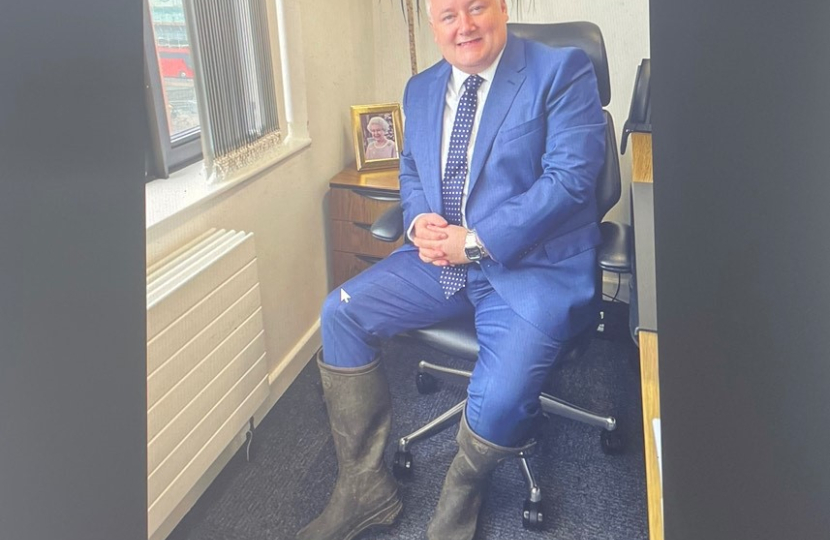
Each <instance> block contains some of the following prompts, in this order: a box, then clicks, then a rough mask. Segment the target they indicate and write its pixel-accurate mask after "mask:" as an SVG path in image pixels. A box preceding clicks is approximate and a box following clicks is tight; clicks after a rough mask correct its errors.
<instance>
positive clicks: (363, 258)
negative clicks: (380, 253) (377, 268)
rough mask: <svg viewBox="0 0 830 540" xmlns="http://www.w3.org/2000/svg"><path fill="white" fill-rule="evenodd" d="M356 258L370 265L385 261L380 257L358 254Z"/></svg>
mask: <svg viewBox="0 0 830 540" xmlns="http://www.w3.org/2000/svg"><path fill="white" fill-rule="evenodd" d="M355 257H357V258H358V259H360V260H361V261H363V262H367V263H369V264H375V263H376V262H380V261H382V260H383V259H381V258H380V257H370V256H369V255H357V254H356V255H355Z"/></svg>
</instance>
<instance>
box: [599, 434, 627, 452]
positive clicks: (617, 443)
mask: <svg viewBox="0 0 830 540" xmlns="http://www.w3.org/2000/svg"><path fill="white" fill-rule="evenodd" d="M599 442H600V445H601V446H602V453H603V454H605V455H607V456H614V455H618V454H622V453H623V450H624V449H625V445H624V444H623V438H622V435H621V434H620V432H619V431H618V430H614V431H604V430H603V432H602V433H600V435H599Z"/></svg>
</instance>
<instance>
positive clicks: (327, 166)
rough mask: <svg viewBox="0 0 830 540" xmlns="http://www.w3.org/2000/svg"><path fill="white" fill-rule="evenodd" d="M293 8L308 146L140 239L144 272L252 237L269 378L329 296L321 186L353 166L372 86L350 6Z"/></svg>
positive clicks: (366, 37)
mask: <svg viewBox="0 0 830 540" xmlns="http://www.w3.org/2000/svg"><path fill="white" fill-rule="evenodd" d="M367 5H368V2H367ZM294 9H299V14H300V17H299V18H300V20H301V28H300V29H299V31H300V32H299V33H300V34H301V39H302V43H303V47H302V50H301V51H300V52H299V53H298V55H295V57H294V58H293V61H295V62H296V61H300V62H302V65H303V68H304V71H305V81H306V89H307V91H306V93H305V96H304V98H305V101H306V102H307V107H308V129H309V133H310V136H311V139H312V144H311V147H310V148H307V149H305V150H302V151H300V153H299V154H297V155H295V156H294V157H292V158H289V159H288V160H286V161H284V162H282V163H280V164H278V165H276V166H275V167H273V168H272V169H270V170H268V171H266V172H265V173H263V174H261V175H259V176H258V177H256V178H254V179H251V180H248V181H247V182H244V183H242V184H241V185H239V186H237V187H235V188H233V189H231V190H228V191H226V192H225V193H223V194H221V195H219V196H217V197H215V198H213V199H211V200H210V201H208V202H207V203H205V204H202V205H200V206H198V207H196V208H195V209H192V210H189V211H185V212H183V213H182V214H179V215H177V216H174V217H173V218H170V219H168V220H166V221H164V222H162V223H160V224H159V225H157V226H154V227H152V228H150V229H149V230H148V234H147V259H148V263H152V262H153V261H154V260H157V259H158V258H159V257H160V256H163V255H165V254H166V253H168V252H170V251H171V250H173V249H175V248H176V247H178V246H180V245H181V244H182V243H184V242H185V241H187V240H189V239H191V238H193V237H195V236H197V235H198V234H200V233H202V232H203V231H205V230H206V229H208V228H211V227H217V228H230V229H237V230H245V231H251V232H253V233H254V235H255V238H256V245H257V253H258V257H259V272H260V282H261V291H262V300H263V317H264V323H265V327H266V347H267V355H268V362H269V369H270V371H271V373H273V372H274V370H275V369H277V368H278V367H279V364H280V363H281V362H282V361H283V360H284V359H288V358H287V355H289V353H290V352H291V351H292V349H294V348H295V347H296V346H298V344H300V342H301V341H302V340H303V339H304V336H306V334H307V333H308V332H309V330H310V329H312V328H313V327H314V325H315V324H316V322H317V319H318V316H319V309H320V305H321V303H322V301H323V298H324V296H325V294H326V292H327V290H328V257H327V248H326V230H327V225H326V224H327V220H326V200H327V192H328V181H329V179H330V178H331V177H332V176H333V175H334V174H335V173H337V172H338V171H339V170H341V169H342V168H343V167H344V166H345V165H347V164H348V163H350V162H351V161H352V160H353V159H354V157H353V150H352V146H351V134H350V125H351V124H350V115H349V106H350V105H353V104H357V103H372V102H373V101H374V100H375V91H374V88H373V87H372V85H371V84H367V83H366V81H373V80H374V67H373V61H372V58H371V55H368V56H367V53H366V51H371V49H372V45H373V42H372V31H373V30H372V20H371V18H370V17H366V16H365V14H362V13H360V12H359V10H355V9H354V8H353V6H352V3H351V2H348V3H347V2H331V1H328V0H304V1H303V2H301V3H300V4H295V8H294ZM289 30H290V31H292V32H294V35H296V34H297V30H298V29H297V28H293V29H289Z"/></svg>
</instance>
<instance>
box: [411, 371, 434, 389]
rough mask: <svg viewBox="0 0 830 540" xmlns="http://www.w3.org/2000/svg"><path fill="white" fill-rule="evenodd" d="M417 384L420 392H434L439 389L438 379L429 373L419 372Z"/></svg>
mask: <svg viewBox="0 0 830 540" xmlns="http://www.w3.org/2000/svg"><path fill="white" fill-rule="evenodd" d="M415 386H417V387H418V393H419V394H432V393H433V392H435V391H436V390H438V379H436V378H435V377H433V376H432V375H430V374H429V373H418V376H417V377H416V378H415Z"/></svg>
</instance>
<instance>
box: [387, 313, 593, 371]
mask: <svg viewBox="0 0 830 540" xmlns="http://www.w3.org/2000/svg"><path fill="white" fill-rule="evenodd" d="M595 332H596V326H595V325H588V327H587V328H586V329H585V330H583V331H582V332H581V333H579V334H578V335H576V336H575V337H574V338H573V339H570V340H568V341H567V343H565V346H564V348H563V349H562V350H561V351H560V357H559V360H560V361H565V362H567V361H569V360H570V359H572V358H578V357H579V356H581V355H582V354H583V353H584V352H585V350H586V349H587V348H588V345H590V342H591V338H592V337H593V335H594V333H595ZM404 335H406V336H407V337H409V338H412V339H415V340H417V341H418V342H419V343H422V344H424V345H426V346H428V347H431V348H433V349H435V350H437V351H439V352H442V353H444V354H448V355H450V356H455V357H458V358H463V359H464V360H469V361H471V362H474V361H475V360H476V358H477V357H478V339H476V329H475V323H474V322H473V319H471V318H469V317H468V318H466V319H450V320H448V321H444V322H441V323H438V324H436V325H433V326H430V327H428V328H421V329H418V330H410V331H409V332H406V334H404Z"/></svg>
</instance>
